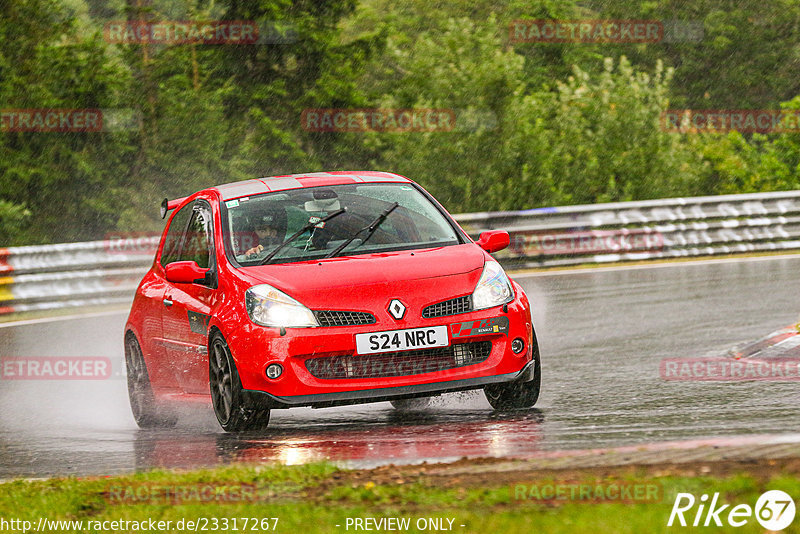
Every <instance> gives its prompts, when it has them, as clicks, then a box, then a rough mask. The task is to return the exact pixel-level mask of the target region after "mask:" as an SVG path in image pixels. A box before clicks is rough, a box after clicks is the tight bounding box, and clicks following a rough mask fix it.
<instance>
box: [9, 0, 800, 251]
mask: <svg viewBox="0 0 800 534" xmlns="http://www.w3.org/2000/svg"><path fill="white" fill-rule="evenodd" d="M586 18H592V19H612V18H617V19H658V20H663V21H682V22H690V23H692V24H695V25H697V26H699V27H701V28H702V36H701V38H700V39H698V40H694V41H691V40H689V41H677V42H660V43H652V44H574V43H572V44H570V43H567V44H550V43H548V44H542V43H527V44H524V43H523V44H520V43H513V42H510V41H509V31H508V29H509V24H510V23H511V22H512V21H513V20H516V19H586ZM126 19H128V20H198V21H203V20H216V19H221V20H256V21H259V22H263V23H276V24H278V25H283V26H282V27H285V28H292V29H294V31H295V32H296V39H292V40H290V41H291V42H285V43H272V44H259V45H239V46H233V45H188V44H187V45H173V46H163V45H160V46H155V45H149V46H143V45H117V44H109V43H108V42H106V41H105V39H104V37H103V31H102V29H103V25H104V23H105V22H107V21H112V20H117V21H119V20H126ZM798 42H800V0H775V1H773V2H755V1H752V0H695V1H691V2H689V1H679V0H650V1H647V2H641V1H638V0H637V1H633V0H615V1H614V2H611V1H582V2H577V1H574V0H524V1H523V0H498V1H492V2H487V1H481V2H473V1H467V0H440V1H437V2H428V1H426V0H296V1H291V0H227V1H224V0H223V1H204V0H194V1H189V0H174V1H169V0H110V1H109V0H15V1H13V2H0V109H28V108H101V109H107V110H122V112H123V113H127V114H128V115H126V116H127V117H128V118H129V120H128V122H126V124H127V125H128V126H127V127H126V128H121V129H116V130H114V131H106V132H96V133H69V134H67V133H43V132H38V133H37V132H11V131H0V246H8V245H19V244H34V243H46V242H64V241H77V240H87V239H98V238H102V237H103V236H104V235H105V234H106V233H108V232H111V231H141V230H156V229H160V227H161V224H162V222H161V221H160V220H159V219H158V209H157V205H158V202H159V200H160V199H161V198H163V197H164V196H169V197H175V196H183V195H186V194H189V193H191V192H193V191H195V190H197V189H200V188H203V187H207V186H210V185H214V184H219V183H224V182H229V181H234V180H239V179H245V178H249V177H254V176H265V175H274V174H284V173H293V172H305V171H315V170H323V169H324V170H334V169H350V170H352V169H379V170H389V171H394V172H398V173H400V174H404V175H407V176H409V177H410V178H412V179H414V180H416V181H418V182H420V183H421V184H422V185H423V186H424V187H426V188H428V189H429V190H430V191H431V192H432V193H433V194H434V195H435V196H437V197H438V198H439V199H440V200H441V201H442V203H443V204H444V205H445V206H446V207H447V208H448V209H449V210H450V211H451V212H454V213H455V212H465V211H483V210H498V209H527V208H533V207H540V206H548V205H563V204H574V203H592V202H606V201H617V200H635V199H646V198H659V197H671V196H684V195H713V194H722V193H737V192H755V191H771V190H785V189H798V188H800V183H799V182H800V168H799V167H798V166H799V165H800V134H798V133H787V134H770V135H760V134H740V133H736V132H732V133H727V134H722V133H717V134H710V133H705V134H679V133H669V132H665V131H663V130H662V129H661V128H660V125H659V117H660V114H661V112H662V111H664V110H665V109H668V108H679V107H680V108H683V107H689V108H697V109H778V108H781V107H783V108H786V109H800V78H798V77H797V76H796V74H795V73H796V72H797V68H798V66H800V47H798V45H797V43H798ZM367 107H401V108H415V107H435V108H452V109H454V110H456V112H457V113H458V117H459V122H458V124H459V127H458V128H456V130H455V131H451V132H406V133H377V132H368V133H320V132H310V131H306V130H304V129H303V128H302V127H301V122H300V115H301V113H302V110H303V109H306V108H367Z"/></svg>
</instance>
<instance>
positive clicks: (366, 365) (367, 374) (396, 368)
mask: <svg viewBox="0 0 800 534" xmlns="http://www.w3.org/2000/svg"><path fill="white" fill-rule="evenodd" d="M491 352H492V342H491V341H481V342H477V343H461V344H458V345H451V346H449V347H440V348H435V349H422V350H406V351H401V352H391V353H383V354H365V355H361V356H351V355H347V356H328V357H324V358H311V359H308V360H306V369H308V372H309V373H311V374H312V375H313V376H315V377H316V378H319V379H322V380H336V379H352V378H381V377H389V376H412V375H421V374H425V373H434V372H436V371H444V370H446V369H455V368H456V367H464V366H467V365H473V364H476V363H481V362H483V361H485V360H486V358H488V357H489V354H490V353H491Z"/></svg>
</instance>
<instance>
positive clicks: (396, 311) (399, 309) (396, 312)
mask: <svg viewBox="0 0 800 534" xmlns="http://www.w3.org/2000/svg"><path fill="white" fill-rule="evenodd" d="M388 309H389V314H391V316H392V317H394V318H395V319H397V320H398V321H399V320H400V319H402V318H403V316H404V315H405V314H406V306H405V304H403V303H402V302H400V301H399V300H397V299H392V302H390V303H389V308H388Z"/></svg>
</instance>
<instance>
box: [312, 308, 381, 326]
mask: <svg viewBox="0 0 800 534" xmlns="http://www.w3.org/2000/svg"><path fill="white" fill-rule="evenodd" d="M314 316H315V317H316V318H317V321H318V322H319V324H320V326H358V325H363V324H373V323H375V316H374V315H372V314H371V313H367V312H354V311H315V312H314Z"/></svg>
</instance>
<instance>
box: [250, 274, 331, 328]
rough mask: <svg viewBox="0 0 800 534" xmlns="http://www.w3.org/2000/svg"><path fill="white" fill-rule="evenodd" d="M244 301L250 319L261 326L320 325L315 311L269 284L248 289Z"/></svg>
mask: <svg viewBox="0 0 800 534" xmlns="http://www.w3.org/2000/svg"><path fill="white" fill-rule="evenodd" d="M244 302H245V307H246V308H247V314H248V315H249V316H250V319H251V320H252V321H253V322H254V323H256V324H260V325H261V326H274V327H276V328H280V327H285V328H290V327H294V328H303V327H311V326H319V323H318V322H317V318H316V317H314V312H312V311H311V310H309V309H308V308H306V307H305V306H303V305H302V304H300V303H299V302H297V301H296V300H295V299H293V298H292V297H290V296H289V295H287V294H286V293H284V292H283V291H279V290H277V289H275V288H274V287H272V286H271V285H269V284H260V285H257V286H253V287H251V288H250V289H248V290H247V291H246V292H245V294H244Z"/></svg>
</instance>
